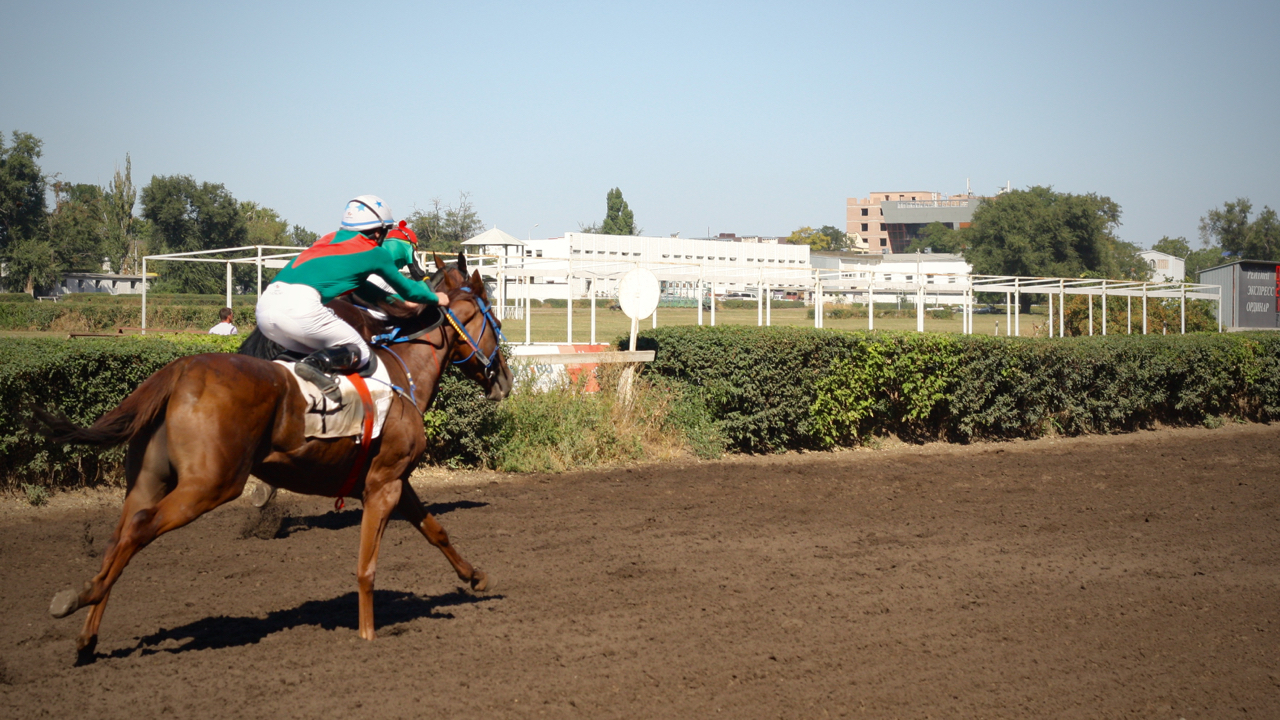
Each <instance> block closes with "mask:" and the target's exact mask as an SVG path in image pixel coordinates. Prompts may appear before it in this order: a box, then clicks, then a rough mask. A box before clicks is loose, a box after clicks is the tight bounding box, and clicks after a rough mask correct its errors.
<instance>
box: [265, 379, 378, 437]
mask: <svg viewBox="0 0 1280 720" xmlns="http://www.w3.org/2000/svg"><path fill="white" fill-rule="evenodd" d="M276 362H278V363H280V364H281V365H283V366H285V367H286V368H288V369H289V374H290V375H292V376H293V379H294V380H295V381H296V382H297V383H298V387H299V388H300V389H301V390H302V394H303V395H305V396H306V398H307V412H306V416H305V417H306V435H307V437H309V438H340V437H351V436H353V435H361V434H363V433H364V403H363V402H361V401H360V393H359V392H357V391H356V386H355V385H352V384H351V381H350V380H348V379H347V378H346V377H345V376H342V377H339V378H338V386H339V387H340V388H341V389H342V404H341V405H334V403H333V402H332V401H331V400H329V398H327V397H325V396H324V393H322V392H320V388H317V387H316V386H315V385H314V384H312V383H310V382H307V381H306V380H303V379H302V378H300V377H298V374H297V373H296V372H294V371H293V366H294V365H295V364H296V363H291V362H286V361H284V360H276ZM364 383H365V385H367V386H368V387H369V395H370V396H371V397H372V398H373V409H374V413H375V416H374V419H373V437H378V436H379V435H381V434H382V424H383V423H385V422H386V421H387V410H389V409H390V408H391V399H392V397H393V396H394V394H395V391H394V390H392V389H391V376H390V375H388V374H387V366H386V364H385V363H382V362H379V363H378V369H377V370H375V371H374V373H373V377H367V378H365V379H364Z"/></svg>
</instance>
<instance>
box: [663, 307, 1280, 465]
mask: <svg viewBox="0 0 1280 720" xmlns="http://www.w3.org/2000/svg"><path fill="white" fill-rule="evenodd" d="M638 346H639V347H640V348H641V349H647V350H649V349H651V350H657V357H656V359H655V361H654V362H653V363H650V364H649V365H648V366H647V368H646V370H647V372H649V373H656V374H659V375H663V376H665V377H670V378H674V379H677V380H680V381H682V382H685V383H687V384H689V385H690V386H692V387H694V388H696V391H697V392H698V393H699V394H700V395H701V397H702V398H704V399H705V401H706V403H707V406H708V408H709V410H710V412H711V413H712V414H713V416H715V417H716V418H717V419H718V424H719V426H720V430H721V432H722V433H723V434H724V436H725V438H726V439H727V441H728V442H729V444H730V446H731V447H733V448H735V449H738V450H742V451H749V452H769V451H776V450H781V449H785V448H804V447H831V446H833V445H846V444H854V443H857V442H859V441H860V440H861V439H863V438H865V437H867V436H869V435H882V434H887V433H893V434H897V435H899V436H901V437H905V438H908V439H917V440H918V439H925V438H946V439H951V440H957V441H962V442H967V441H970V440H975V439H984V438H988V439H996V438H1015V437H1028V438H1029V437H1038V436H1041V435H1044V434H1046V433H1054V432H1056V433H1064V434H1080V433H1109V432H1121V431H1128V430H1133V429H1136V428H1140V427H1151V426H1152V425H1154V424H1155V423H1157V422H1162V423H1169V424H1201V423H1203V422H1204V420H1205V418H1207V417H1210V416H1216V415H1224V414H1225V415H1230V416H1235V417H1247V418H1252V419H1256V420H1271V419H1274V418H1277V417H1280V336H1277V335H1275V334H1267V333H1254V334H1231V335H1216V334H1215V335H1185V336H1180V335H1179V336H1175V335H1170V336H1145V337H1144V336H1108V337H1101V336H1097V337H1092V338H1065V339H1063V338H1054V339H1051V340H1049V339H1041V340H1036V339H1026V338H1023V339H1019V338H993V337H986V336H960V335H942V334H916V333H884V332H876V333H861V332H836V331H829V330H812V329H806V328H784V327H775V328H756V327H743V326H721V327H714V328H713V327H668V328H659V329H656V330H646V331H644V332H642V333H641V335H640V339H639V342H638Z"/></svg>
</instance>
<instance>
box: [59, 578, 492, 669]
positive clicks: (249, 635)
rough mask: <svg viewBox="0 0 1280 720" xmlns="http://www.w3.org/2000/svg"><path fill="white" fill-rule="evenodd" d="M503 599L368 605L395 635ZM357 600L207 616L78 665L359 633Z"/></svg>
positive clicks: (462, 594)
mask: <svg viewBox="0 0 1280 720" xmlns="http://www.w3.org/2000/svg"><path fill="white" fill-rule="evenodd" d="M501 599H503V596H502V595H486V596H484V597H477V596H475V595H472V594H470V593H468V592H466V591H464V590H462V589H461V588H459V589H457V590H454V591H453V592H449V593H445V594H443V595H433V596H422V595H415V594H414V593H408V592H401V591H397V590H374V591H373V604H374V607H375V608H376V609H377V620H378V630H379V633H380V634H382V635H399V634H400V633H402V632H404V628H402V627H398V626H400V625H402V624H403V623H407V622H411V621H413V620H418V619H421V618H427V619H431V620H452V619H453V614H452V613H450V612H447V610H446V609H447V608H451V607H457V606H463V605H478V604H480V603H485V602H492V601H494V600H501ZM358 618H359V600H358V596H357V594H356V593H355V592H349V593H346V594H343V595H339V596H337V597H334V598H330V599H328V600H309V601H307V602H304V603H302V604H301V605H299V606H298V607H296V608H291V609H288V610H277V611H275V612H271V613H267V616H266V617H256V616H240V617H228V616H225V615H222V616H218V617H208V618H204V619H201V620H197V621H195V622H192V623H187V624H186V625H179V626H178V627H175V628H166V629H161V630H159V631H157V632H154V633H152V634H150V635H147V636H144V637H142V638H139V639H138V642H137V644H135V645H134V646H133V647H127V648H119V649H117V650H113V651H112V652H111V653H109V654H98V655H95V656H94V657H93V658H85V659H83V660H82V662H81V663H80V664H87V663H91V662H94V661H95V660H99V659H103V658H109V659H117V658H126V657H130V656H134V655H137V656H146V655H155V654H158V653H172V654H178V653H184V652H190V651H198V650H219V649H223V648H231V647H241V646H244V645H253V644H256V643H258V642H259V641H261V640H262V639H263V638H265V637H267V636H268V635H271V634H273V633H278V632H281V631H283V630H291V629H293V628H298V627H304V626H315V627H320V628H324V629H325V630H338V629H344V630H350V631H351V632H353V633H354V632H356V631H357V630H358V629H359V620H358Z"/></svg>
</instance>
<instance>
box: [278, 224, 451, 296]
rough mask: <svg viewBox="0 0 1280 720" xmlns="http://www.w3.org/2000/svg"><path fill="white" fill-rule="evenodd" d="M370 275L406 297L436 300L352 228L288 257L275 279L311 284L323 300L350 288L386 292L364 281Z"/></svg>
mask: <svg viewBox="0 0 1280 720" xmlns="http://www.w3.org/2000/svg"><path fill="white" fill-rule="evenodd" d="M370 275H379V276H381V277H382V279H384V280H386V281H387V284H389V285H391V287H392V288H393V289H394V290H395V291H396V293H397V294H398V295H400V297H402V298H404V299H405V300H410V301H413V302H420V303H422V302H429V303H438V302H439V298H437V297H436V294H435V293H434V292H432V291H431V288H429V287H427V286H426V284H425V283H421V282H417V281H416V280H410V279H409V278H406V277H405V276H403V275H401V274H400V269H399V268H397V267H396V256H395V255H393V254H392V253H391V251H389V250H387V249H386V248H382V247H379V246H378V244H377V243H375V242H374V241H373V240H371V239H370V238H368V237H365V236H364V235H362V234H360V233H358V232H355V231H353V230H339V231H338V232H336V233H330V234H328V235H325V236H324V237H322V238H320V239H319V240H317V241H316V242H315V244H314V245H312V246H311V247H309V248H307V249H306V250H304V251H302V254H301V255H299V256H297V257H295V258H293V259H292V260H290V261H289V264H288V265H285V266H284V269H282V270H281V271H280V272H279V273H278V274H277V275H276V281H277V282H285V283H294V284H297V285H307V286H309V287H312V288H314V289H315V290H316V292H319V293H320V302H322V303H327V302H329V301H330V300H333V299H334V298H336V297H338V296H339V295H342V294H343V293H347V292H350V291H352V290H360V294H361V295H362V296H363V295H366V294H367V293H369V292H370V291H372V292H375V293H377V294H381V295H383V296H385V295H386V293H385V292H384V291H383V290H382V289H380V288H378V287H377V286H376V285H372V284H369V283H366V282H365V278H367V277H369V276H370Z"/></svg>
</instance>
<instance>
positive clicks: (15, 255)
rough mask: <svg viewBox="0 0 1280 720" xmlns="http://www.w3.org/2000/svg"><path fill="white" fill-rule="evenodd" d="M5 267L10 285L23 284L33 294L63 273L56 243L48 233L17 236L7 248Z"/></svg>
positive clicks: (10, 287)
mask: <svg viewBox="0 0 1280 720" xmlns="http://www.w3.org/2000/svg"><path fill="white" fill-rule="evenodd" d="M5 269H6V270H7V271H8V278H7V282H6V284H7V285H8V287H9V289H11V290H13V289H16V288H22V291H23V292H25V293H27V294H29V295H35V293H36V289H37V288H42V287H48V286H50V285H53V284H54V283H56V282H58V279H59V278H61V277H62V268H60V267H59V266H58V257H57V254H56V253H55V252H54V249H53V245H52V244H50V243H49V241H48V240H46V239H45V238H44V237H24V236H18V237H16V238H15V239H14V241H13V242H12V243H11V244H10V245H9V247H8V248H7V249H6V252H5Z"/></svg>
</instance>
